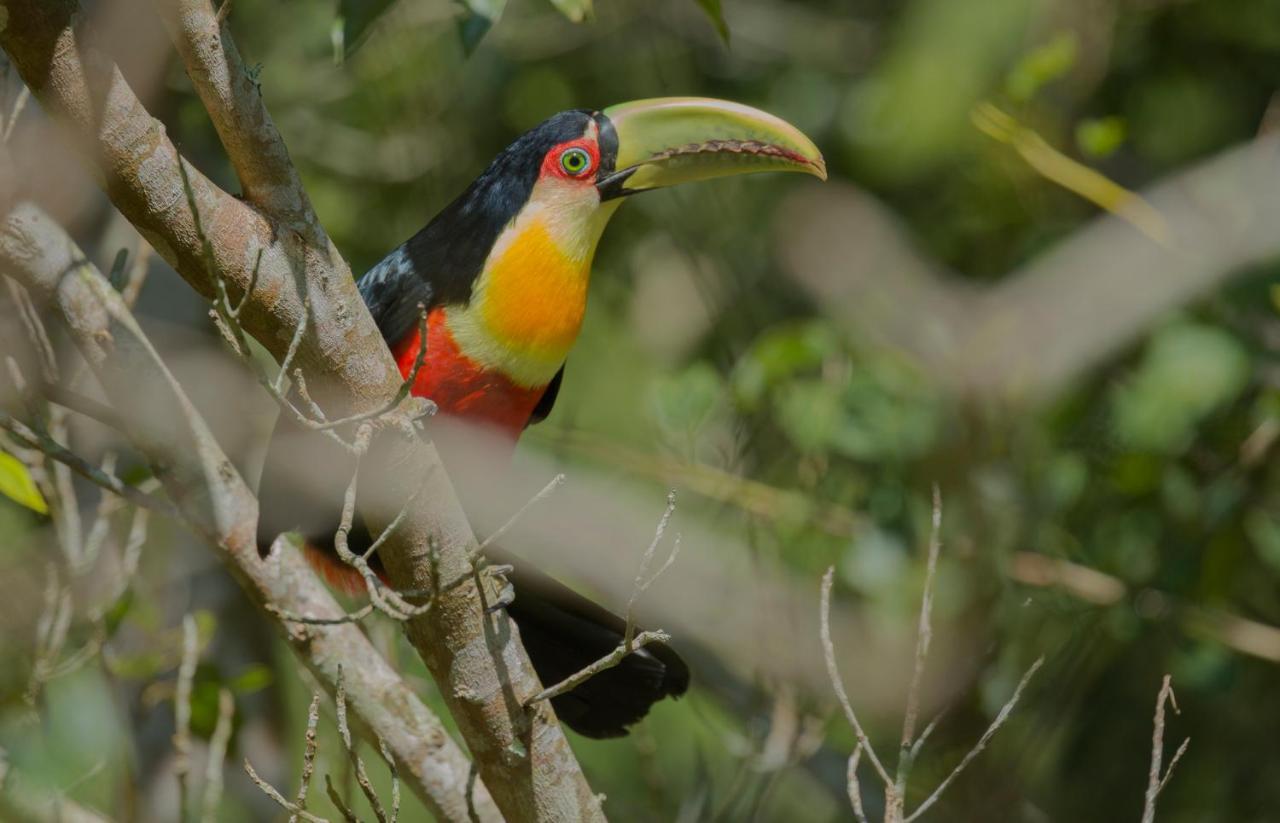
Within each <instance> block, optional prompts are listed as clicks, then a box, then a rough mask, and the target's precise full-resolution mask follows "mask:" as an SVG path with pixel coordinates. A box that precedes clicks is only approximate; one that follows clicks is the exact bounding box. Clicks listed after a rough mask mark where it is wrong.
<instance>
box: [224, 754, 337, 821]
mask: <svg viewBox="0 0 1280 823" xmlns="http://www.w3.org/2000/svg"><path fill="white" fill-rule="evenodd" d="M244 770H245V773H246V774H248V775H249V779H250V780H252V781H253V782H254V785H256V786H257V787H258V788H259V789H261V790H262V793H263V794H265V795H266V796H267V797H269V798H271V799H272V800H274V801H275V802H276V805H277V806H279V807H280V808H282V809H284V810H285V811H287V812H289V814H290V815H291V816H292V817H296V818H298V819H300V820H305V821H307V823H329V819H328V818H325V817H319V816H318V815H314V814H312V813H311V812H309V811H307V810H306V809H301V808H298V807H297V806H296V805H294V804H293V803H290V802H289V801H288V800H285V799H284V795H282V794H280V792H278V791H276V787H275V786H272V785H271V784H270V783H268V782H267V781H265V780H263V779H262V778H261V777H259V776H258V773H257V772H256V771H254V768H253V764H252V763H250V762H249V758H247V757H246V758H245V760H244Z"/></svg>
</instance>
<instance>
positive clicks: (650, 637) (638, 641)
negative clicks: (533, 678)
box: [525, 630, 671, 706]
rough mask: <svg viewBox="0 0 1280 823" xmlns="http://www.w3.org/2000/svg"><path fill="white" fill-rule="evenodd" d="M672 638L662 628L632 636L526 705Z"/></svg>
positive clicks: (568, 688)
mask: <svg viewBox="0 0 1280 823" xmlns="http://www.w3.org/2000/svg"><path fill="white" fill-rule="evenodd" d="M670 639H671V635H669V634H667V633H666V632H664V631H662V630H655V631H648V632H640V634H637V635H636V636H635V637H633V638H631V643H630V644H629V645H628V644H627V643H626V642H625V641H624V642H622V643H619V644H618V647H617V648H616V649H614V650H613V651H611V652H609V653H608V654H607V655H605V656H604V657H602V658H600V659H599V660H597V661H595V662H594V663H592V664H591V665H589V666H587V667H586V668H584V669H582V670H580V671H578V672H575V673H574V674H571V675H569V676H568V677H566V678H565V679H564V680H561V681H560V682H559V683H556V684H555V685H554V686H550V687H548V688H545V689H543V690H542V691H540V692H538V693H537V694H535V695H534V696H533V697H530V698H529V699H528V700H526V701H525V706H532V705H533V704H534V703H537V702H538V701H540V700H550V699H551V698H553V697H559V696H560V695H562V694H564V693H565V692H568V691H573V690H574V689H576V688H577V687H579V686H581V685H582V684H583V683H585V682H587V681H588V680H590V679H591V678H592V677H595V676H596V675H597V674H599V673H600V672H602V671H606V670H608V669H612V668H613V667H614V666H616V665H618V664H619V663H621V662H622V661H623V658H625V657H626V656H627V655H629V654H631V653H632V652H635V651H637V650H639V649H643V648H644V647H645V646H647V645H649V644H650V643H666V642H667V641H668V640H670Z"/></svg>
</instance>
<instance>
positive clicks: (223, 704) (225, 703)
mask: <svg viewBox="0 0 1280 823" xmlns="http://www.w3.org/2000/svg"><path fill="white" fill-rule="evenodd" d="M235 713H236V701H235V698H234V697H233V696H232V694H231V690H230V689H228V688H226V687H225V686H224V687H223V688H221V689H219V690H218V723H217V725H216V726H214V728H213V736H212V737H211V738H209V759H208V760H207V761H206V762H205V767H204V802H203V803H202V804H201V814H200V821H201V823H214V821H215V820H217V819H218V806H219V805H220V804H221V803H222V769H223V765H224V763H225V761H226V759H227V743H228V742H230V740H231V721H232V720H233V719H234V718H235Z"/></svg>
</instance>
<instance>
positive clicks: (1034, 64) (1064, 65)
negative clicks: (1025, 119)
mask: <svg viewBox="0 0 1280 823" xmlns="http://www.w3.org/2000/svg"><path fill="white" fill-rule="evenodd" d="M1077 51H1078V45H1077V43H1076V36H1075V34H1074V33H1073V32H1062V33H1061V34H1059V35H1057V36H1056V37H1054V38H1053V39H1052V40H1050V41H1049V42H1048V43H1045V44H1044V45H1042V46H1038V47H1037V48H1034V49H1032V50H1031V51H1029V52H1027V53H1026V55H1024V56H1023V58H1022V59H1021V60H1019V61H1018V62H1017V64H1016V65H1015V66H1014V67H1013V69H1012V70H1011V71H1010V72H1009V76H1008V77H1006V78H1005V84H1004V86H1005V93H1006V94H1008V95H1009V97H1011V98H1012V99H1013V100H1015V101H1016V102H1019V103H1025V102H1027V101H1028V100H1030V99H1031V98H1033V97H1035V96H1036V93H1037V92H1039V91H1040V89H1042V88H1044V87H1045V86H1047V85H1048V84H1049V83H1052V82H1053V81H1054V80H1057V79H1058V78H1060V77H1062V76H1063V75H1065V74H1066V73H1067V72H1069V71H1071V67H1072V66H1074V65H1075V63H1076V52H1077Z"/></svg>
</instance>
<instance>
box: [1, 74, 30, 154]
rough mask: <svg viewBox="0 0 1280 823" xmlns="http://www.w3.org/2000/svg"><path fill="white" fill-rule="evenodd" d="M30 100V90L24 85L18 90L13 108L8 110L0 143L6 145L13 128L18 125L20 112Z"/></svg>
mask: <svg viewBox="0 0 1280 823" xmlns="http://www.w3.org/2000/svg"><path fill="white" fill-rule="evenodd" d="M30 98H31V90H30V89H29V88H27V86H26V85H25V84H24V85H23V86H22V88H21V89H19V90H18V99H17V100H15V101H14V103H13V108H12V109H10V110H9V117H8V118H7V119H6V120H5V124H4V135H3V136H2V137H0V143H8V142H9V138H10V137H12V136H13V129H14V126H16V125H18V118H19V117H21V116H22V110H23V108H25V107H26V105H27V100H29V99H30Z"/></svg>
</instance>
